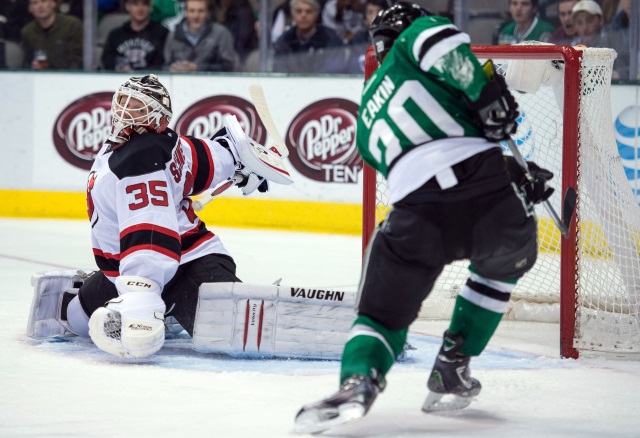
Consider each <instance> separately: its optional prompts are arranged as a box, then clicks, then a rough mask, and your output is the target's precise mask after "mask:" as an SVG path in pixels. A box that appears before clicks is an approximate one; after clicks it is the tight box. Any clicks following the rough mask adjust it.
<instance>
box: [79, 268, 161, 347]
mask: <svg viewBox="0 0 640 438" xmlns="http://www.w3.org/2000/svg"><path fill="white" fill-rule="evenodd" d="M116 289H118V293H119V294H120V296H119V297H118V298H114V299H112V300H110V301H108V302H107V304H106V305H105V307H100V308H98V309H97V310H96V311H95V312H93V314H92V315H91V318H90V319H89V336H91V340H92V341H93V342H94V344H96V346H97V347H98V348H100V349H101V350H104V351H106V352H107V353H111V354H114V355H116V356H121V357H125V358H133V359H138V358H143V357H147V356H150V355H152V354H154V353H155V352H157V351H158V350H160V348H161V347H162V345H163V344H164V312H165V310H166V306H165V304H164V301H162V298H160V293H161V290H160V287H159V286H158V284H157V283H156V282H154V281H151V280H148V279H146V278H144V277H137V276H120V277H118V278H116Z"/></svg>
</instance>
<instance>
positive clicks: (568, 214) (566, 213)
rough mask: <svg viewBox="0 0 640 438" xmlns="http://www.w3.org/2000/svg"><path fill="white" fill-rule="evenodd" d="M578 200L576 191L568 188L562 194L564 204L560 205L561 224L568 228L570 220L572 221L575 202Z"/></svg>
mask: <svg viewBox="0 0 640 438" xmlns="http://www.w3.org/2000/svg"><path fill="white" fill-rule="evenodd" d="M577 200H578V194H577V193H576V189H574V188H573V187H569V188H568V189H567V192H566V193H565V194H564V203H563V204H562V223H563V224H564V225H565V226H566V227H567V229H568V228H569V226H570V225H571V220H572V219H573V213H574V212H575V210H576V202H577Z"/></svg>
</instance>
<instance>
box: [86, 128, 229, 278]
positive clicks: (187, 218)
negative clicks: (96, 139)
mask: <svg viewBox="0 0 640 438" xmlns="http://www.w3.org/2000/svg"><path fill="white" fill-rule="evenodd" d="M234 171H235V167H234V162H233V158H232V156H231V153H230V152H229V151H228V150H227V149H225V148H224V147H223V146H221V145H220V144H218V143H217V142H215V141H210V140H203V139H196V138H193V137H180V136H178V135H177V134H176V133H175V132H174V131H172V130H169V129H168V130H166V131H165V132H164V133H162V134H157V133H149V134H144V135H135V136H134V137H132V138H131V140H130V141H129V142H127V143H126V144H125V145H124V146H122V147H119V148H115V149H114V150H111V149H110V148H109V144H105V145H104V146H103V147H102V149H101V150H100V152H99V153H98V156H97V157H96V160H95V162H94V163H93V166H92V168H91V172H90V174H89V178H88V182H87V210H88V214H89V220H90V221H91V241H92V244H93V253H94V256H95V260H96V263H97V265H98V268H100V270H101V271H102V272H103V273H104V274H105V275H106V276H107V278H109V279H110V280H111V281H115V278H116V277H117V276H119V275H137V276H140V277H144V278H148V279H150V280H153V281H155V282H157V283H158V284H159V285H161V286H164V285H165V284H166V283H167V282H168V281H169V280H170V279H171V278H172V277H173V276H174V274H175V272H176V270H177V268H178V266H179V265H180V264H182V263H187V262H189V261H191V260H194V259H197V258H199V257H202V256H204V255H206V254H212V253H218V254H225V255H228V252H227V250H226V249H225V247H224V245H223V244H222V242H221V241H220V239H219V238H218V237H217V236H216V235H215V234H213V233H212V232H211V231H209V230H207V228H206V226H205V224H204V222H202V221H201V220H200V219H199V218H198V216H197V215H196V214H195V212H194V211H193V208H192V207H191V200H190V199H189V198H188V196H191V195H196V194H199V193H202V192H203V191H205V190H207V189H211V188H213V187H215V186H217V185H218V184H220V183H221V182H222V181H224V180H226V179H227V178H229V177H231V176H232V175H233V173H234Z"/></svg>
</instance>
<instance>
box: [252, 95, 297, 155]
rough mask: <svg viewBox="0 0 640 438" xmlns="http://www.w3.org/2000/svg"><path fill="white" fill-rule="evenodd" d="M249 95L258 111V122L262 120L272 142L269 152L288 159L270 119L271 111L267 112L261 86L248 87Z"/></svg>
mask: <svg viewBox="0 0 640 438" xmlns="http://www.w3.org/2000/svg"><path fill="white" fill-rule="evenodd" d="M249 95H250V96H251V100H252V101H253V105H254V106H255V107H256V111H258V116H259V117H260V120H262V123H263V124H264V127H265V128H266V130H267V134H269V137H271V140H272V141H273V142H274V145H273V147H272V148H270V149H271V151H273V152H276V153H277V154H278V155H280V156H281V157H283V158H284V157H288V156H289V149H287V146H286V145H285V143H284V140H283V139H282V136H281V135H280V132H279V131H278V128H276V124H275V123H274V122H273V118H271V111H269V106H268V105H267V99H266V98H265V96H264V91H263V90H262V86H261V85H258V84H253V85H249ZM274 149H275V150H274Z"/></svg>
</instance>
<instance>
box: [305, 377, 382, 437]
mask: <svg viewBox="0 0 640 438" xmlns="http://www.w3.org/2000/svg"><path fill="white" fill-rule="evenodd" d="M372 371H375V370H372ZM372 375H373V376H374V377H373V378H372V377H369V376H363V375H354V376H351V377H349V378H347V379H346V380H345V381H344V382H342V385H341V386H340V390H339V391H338V392H336V393H335V394H333V395H332V396H331V397H329V398H326V399H324V400H321V401H319V402H317V403H314V404H311V405H307V406H304V407H303V408H302V409H300V412H298V414H297V415H296V419H295V424H294V427H293V431H294V432H295V433H319V432H323V431H325V430H328V429H331V428H333V427H335V426H339V425H341V424H345V423H350V422H352V421H355V420H359V419H360V418H362V417H364V416H365V414H366V413H367V412H368V411H369V408H370V407H371V405H372V404H373V402H374V401H375V399H376V397H377V396H378V393H379V392H381V391H382V390H383V389H384V380H383V378H382V377H381V376H380V377H379V378H376V377H377V376H378V373H377V371H376V372H372Z"/></svg>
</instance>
